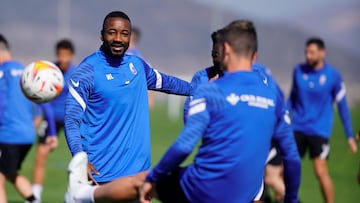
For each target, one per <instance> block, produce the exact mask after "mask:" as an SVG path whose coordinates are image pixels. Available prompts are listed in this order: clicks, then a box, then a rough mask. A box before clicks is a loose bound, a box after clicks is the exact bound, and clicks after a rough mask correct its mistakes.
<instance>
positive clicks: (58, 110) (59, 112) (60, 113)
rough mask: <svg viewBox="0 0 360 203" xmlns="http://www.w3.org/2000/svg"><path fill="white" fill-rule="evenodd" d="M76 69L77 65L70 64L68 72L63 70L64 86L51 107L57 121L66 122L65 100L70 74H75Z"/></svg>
mask: <svg viewBox="0 0 360 203" xmlns="http://www.w3.org/2000/svg"><path fill="white" fill-rule="evenodd" d="M74 70H75V66H74V65H73V64H71V65H70V67H69V69H68V70H67V71H66V72H63V76H64V87H63V89H62V91H61V93H60V94H59V96H58V97H56V98H55V99H54V100H53V101H51V102H50V104H51V107H52V109H53V111H54V116H55V120H56V121H57V122H64V119H65V101H66V97H67V95H68V93H69V87H68V82H69V80H70V76H71V75H72V74H73V72H74Z"/></svg>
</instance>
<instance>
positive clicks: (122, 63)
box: [65, 11, 192, 184]
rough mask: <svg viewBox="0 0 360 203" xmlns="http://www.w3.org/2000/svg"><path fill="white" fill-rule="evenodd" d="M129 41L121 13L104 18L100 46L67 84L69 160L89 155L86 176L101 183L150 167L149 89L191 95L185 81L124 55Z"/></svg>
mask: <svg viewBox="0 0 360 203" xmlns="http://www.w3.org/2000/svg"><path fill="white" fill-rule="evenodd" d="M130 36H131V22H130V18H129V17H128V16H127V15H126V14H125V13H123V12H120V11H113V12H110V13H109V14H108V15H106V17H105V19H104V22H103V28H102V31H101V39H102V41H103V43H102V46H101V47H100V49H99V50H98V51H96V52H95V53H93V54H92V55H90V56H88V57H87V58H86V59H85V60H84V61H83V62H82V63H81V64H80V65H79V66H78V68H77V69H76V71H75V72H74V74H73V75H72V77H71V79H70V83H69V95H68V97H67V101H66V108H65V132H66V139H67V143H68V145H69V148H70V150H71V153H72V155H75V154H76V153H79V152H82V151H85V152H87V154H88V156H89V177H90V178H91V179H92V180H93V181H94V182H98V183H100V184H101V183H106V182H110V181H113V180H114V179H116V178H119V177H124V176H131V175H134V174H137V173H139V172H141V171H145V170H148V169H149V168H150V155H151V151H150V127H149V125H150V123H149V108H148V102H147V98H148V94H147V90H148V89H152V90H156V91H162V92H166V93H172V94H179V95H190V94H191V93H192V87H191V85H190V84H189V83H188V82H185V81H183V80H180V79H178V78H175V77H171V76H168V75H165V74H163V73H160V72H159V71H157V70H156V69H152V68H150V67H149V66H148V65H147V63H145V62H144V61H143V60H142V59H141V58H139V57H137V56H134V55H128V54H125V52H126V50H127V49H128V46H129V40H130ZM90 171H91V172H92V173H90Z"/></svg>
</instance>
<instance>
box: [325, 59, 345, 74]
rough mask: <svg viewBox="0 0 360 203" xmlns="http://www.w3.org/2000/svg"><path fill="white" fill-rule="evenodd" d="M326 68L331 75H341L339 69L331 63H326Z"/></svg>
mask: <svg viewBox="0 0 360 203" xmlns="http://www.w3.org/2000/svg"><path fill="white" fill-rule="evenodd" d="M325 68H326V71H327V72H329V73H330V74H335V75H341V73H340V71H339V69H337V68H335V67H334V66H332V65H331V64H329V63H326V62H325Z"/></svg>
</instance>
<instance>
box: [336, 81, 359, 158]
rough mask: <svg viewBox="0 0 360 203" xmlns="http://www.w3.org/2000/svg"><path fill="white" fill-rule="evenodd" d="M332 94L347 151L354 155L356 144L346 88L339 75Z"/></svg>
mask: <svg viewBox="0 0 360 203" xmlns="http://www.w3.org/2000/svg"><path fill="white" fill-rule="evenodd" d="M332 94H333V98H334V99H335V101H336V104H337V107H338V110H339V115H340V118H341V122H342V124H343V126H344V130H345V134H346V138H347V142H348V145H349V149H350V151H351V152H352V153H356V152H357V144H356V142H355V139H354V134H353V128H352V124H351V116H350V110H349V107H348V104H347V100H346V88H345V84H344V82H343V81H342V79H341V76H340V75H338V82H337V84H336V86H335V88H334V90H333V93H332Z"/></svg>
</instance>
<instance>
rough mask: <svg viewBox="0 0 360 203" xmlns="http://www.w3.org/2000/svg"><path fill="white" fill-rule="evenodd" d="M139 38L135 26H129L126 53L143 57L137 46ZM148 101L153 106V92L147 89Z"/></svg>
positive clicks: (138, 30)
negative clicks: (129, 32)
mask: <svg viewBox="0 0 360 203" xmlns="http://www.w3.org/2000/svg"><path fill="white" fill-rule="evenodd" d="M140 38H141V31H140V29H139V28H137V27H132V28H131V37H130V43H129V49H128V50H127V51H126V53H127V54H130V55H135V56H138V57H140V58H142V59H143V57H142V55H141V53H140V51H139V49H138V48H137V44H138V43H139V41H140ZM148 102H149V108H150V109H152V108H154V105H155V92H154V91H151V90H149V91H148Z"/></svg>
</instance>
